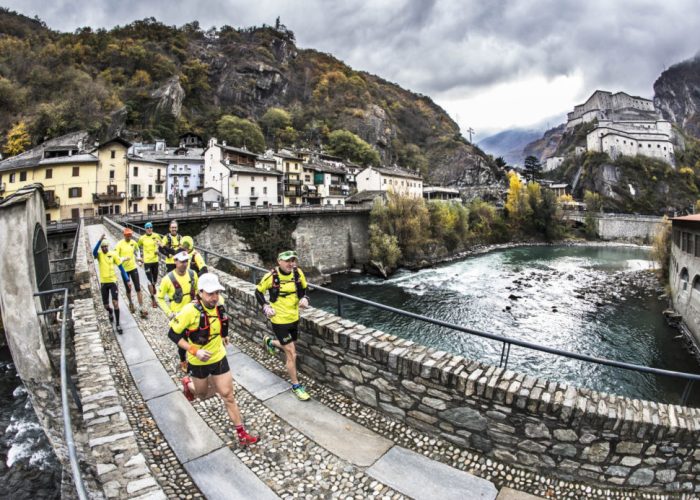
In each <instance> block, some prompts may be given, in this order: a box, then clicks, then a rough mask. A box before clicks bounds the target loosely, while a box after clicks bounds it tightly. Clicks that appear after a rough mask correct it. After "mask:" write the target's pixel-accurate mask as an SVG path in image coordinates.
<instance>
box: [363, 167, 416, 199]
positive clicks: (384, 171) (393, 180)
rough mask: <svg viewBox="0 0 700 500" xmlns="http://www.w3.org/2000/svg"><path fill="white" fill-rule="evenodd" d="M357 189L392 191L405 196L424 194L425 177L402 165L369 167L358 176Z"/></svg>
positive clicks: (414, 196)
mask: <svg viewBox="0 0 700 500" xmlns="http://www.w3.org/2000/svg"><path fill="white" fill-rule="evenodd" d="M355 180H356V181H357V191H358V192H362V191H391V192H394V193H397V194H400V195H403V196H410V197H413V198H420V197H422V196H423V177H422V176H421V175H420V174H417V173H415V172H411V171H410V170H406V169H403V168H400V167H367V168H365V169H363V170H361V171H360V172H359V173H358V174H357V175H356V176H355Z"/></svg>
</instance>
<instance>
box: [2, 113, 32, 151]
mask: <svg viewBox="0 0 700 500" xmlns="http://www.w3.org/2000/svg"><path fill="white" fill-rule="evenodd" d="M31 143H32V140H31V138H30V137H29V131H27V126H26V125H25V123H24V122H23V121H19V122H17V123H16V124H15V125H14V126H13V127H12V128H11V129H10V130H9V132H7V138H6V140H5V147H4V148H3V151H4V152H5V153H7V154H8V155H10V156H15V155H18V154H20V153H22V152H24V151H25V150H26V149H27V146H29V145H30V144H31Z"/></svg>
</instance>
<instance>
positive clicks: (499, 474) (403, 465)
mask: <svg viewBox="0 0 700 500" xmlns="http://www.w3.org/2000/svg"><path fill="white" fill-rule="evenodd" d="M40 202H41V196H36V197H33V196H28V197H27V199H26V200H25V201H24V202H21V203H19V202H18V203H15V204H13V205H11V207H5V206H2V205H0V234H12V235H13V236H12V238H11V241H8V242H6V243H4V244H3V243H0V255H3V258H2V259H0V276H1V277H2V278H3V280H2V284H0V292H1V296H2V297H3V301H2V302H1V307H2V314H3V322H4V324H5V325H6V330H7V337H8V342H9V343H10V346H11V348H12V351H13V357H15V356H16V357H17V358H18V359H16V362H17V365H18V372H19V373H20V375H21V376H22V377H23V380H25V383H26V385H27V388H28V390H29V391H30V393H31V394H32V400H33V403H34V405H35V408H36V409H37V413H38V414H39V418H40V421H41V422H42V425H44V427H45V428H46V429H47V434H49V435H50V437H51V439H52V442H53V443H54V447H55V449H56V450H57V454H58V456H59V458H60V459H61V461H62V462H63V463H64V464H65V466H66V470H70V465H69V464H70V455H71V454H72V453H71V452H72V451H73V450H72V449H71V448H72V445H73V444H74V448H75V450H74V451H75V453H74V455H75V457H76V459H77V462H76V465H75V466H73V468H72V472H73V477H79V478H82V479H80V480H79V481H78V482H77V483H71V481H70V475H69V474H66V475H65V476H66V485H65V486H64V490H65V491H66V492H70V490H71V489H72V488H76V487H77V488H78V490H80V484H82V485H83V486H84V488H85V491H86V495H87V496H89V497H95V498H102V497H106V498H144V499H146V498H148V499H159V498H196V497H200V496H201V497H206V498H216V499H219V498H302V497H303V498H351V497H352V498H523V499H524V498H532V497H530V496H528V495H537V496H542V497H556V498H560V497H564V496H571V497H576V498H602V497H608V498H609V497H619V498H623V497H628V496H631V495H636V494H638V493H642V492H646V493H657V494H659V497H663V496H664V495H666V494H667V493H673V492H679V491H686V492H692V491H693V490H695V491H696V492H700V482H698V475H700V449H699V448H698V442H699V437H700V434H699V433H700V412H699V411H698V410H697V409H693V408H685V407H680V406H675V405H665V404H659V403H654V402H648V401H637V400H627V399H625V398H621V397H617V396H613V395H608V394H600V393H595V392H592V391H590V390H585V389H576V388H574V387H567V386H565V385H562V384H556V383H550V382H548V381H546V380H542V379H536V378H532V377H529V376H525V375H521V374H517V373H514V372H512V371H510V370H507V369H505V368H498V367H495V366H486V365H483V364H481V363H479V362H477V361H471V360H466V359H464V358H460V357H458V356H453V355H450V354H448V353H445V352H439V351H435V350H433V349H429V348H426V347H423V346H420V345H416V344H414V343H412V342H410V341H406V340H403V339H400V338H398V337H395V336H392V335H388V334H386V333H383V332H381V331H376V330H373V329H371V328H366V327H364V326H362V325H358V324H355V323H353V322H351V321H348V320H345V319H342V318H340V317H338V316H335V315H333V314H330V313H328V312H324V311H321V310H317V309H313V308H310V309H309V310H307V311H305V312H304V313H303V318H302V321H301V331H302V335H301V340H300V342H299V351H300V355H299V366H300V369H301V380H302V382H303V383H304V384H305V385H306V386H307V388H308V389H309V392H310V393H311V395H312V400H311V401H310V402H306V403H303V402H300V401H297V400H296V399H295V398H294V397H293V396H292V394H291V393H290V391H289V388H290V386H289V383H288V381H287V377H286V373H285V369H284V364H283V362H282V360H281V359H280V358H278V357H269V356H267V355H266V354H265V352H264V350H263V349H262V348H261V347H260V343H259V342H260V340H261V338H262V335H263V334H264V333H265V332H266V331H267V330H268V326H267V324H266V322H265V320H264V318H263V317H262V315H261V314H260V313H259V312H258V310H257V307H256V305H255V300H254V297H253V285H251V284H250V283H248V282H246V281H245V280H242V279H239V278H236V277H234V276H232V275H230V274H226V273H223V272H221V271H219V270H215V271H214V272H216V273H217V274H218V275H219V276H220V279H221V281H222V283H223V284H224V285H225V287H226V292H225V295H226V300H227V310H228V311H229V313H230V314H231V316H232V323H233V326H232V330H233V332H235V335H234V336H233V345H232V346H230V347H229V348H228V353H227V356H228V359H229V363H230V365H231V368H232V372H233V373H232V375H233V377H234V380H235V387H236V395H237V399H238V402H239V405H240V407H241V410H242V414H243V418H244V420H245V422H246V426H247V427H248V429H249V431H251V432H252V433H255V434H258V435H259V436H260V438H261V440H260V442H259V443H258V444H256V445H253V446H250V447H239V446H238V444H237V443H236V442H235V440H234V439H233V438H232V437H233V436H234V435H235V433H234V430H233V428H232V427H231V425H230V423H229V420H228V418H227V417H226V413H225V410H224V407H223V405H222V403H221V402H220V401H219V400H218V399H211V400H209V401H206V402H196V403H194V404H191V403H189V402H187V401H186V399H185V397H184V395H183V394H182V392H181V389H180V384H179V380H178V379H179V374H178V371H177V364H178V363H177V355H176V352H175V348H174V346H173V345H172V343H171V342H170V340H168V338H167V336H166V331H167V322H166V318H165V317H164V315H163V314H162V313H161V312H160V311H159V310H156V309H152V310H150V314H149V317H148V318H147V319H143V318H140V317H135V316H134V315H132V314H130V313H129V312H128V311H127V309H126V307H125V304H126V301H125V296H124V289H123V286H122V285H121V284H120V294H121V295H120V302H121V305H122V325H123V327H124V332H123V334H122V335H116V334H115V333H114V332H113V331H112V329H111V328H110V325H109V323H108V321H107V317H106V313H105V311H104V309H103V308H102V305H101V300H100V297H99V293H98V292H99V289H98V283H97V280H96V273H95V267H94V263H93V259H92V258H91V255H90V254H89V250H90V248H91V246H92V245H94V243H95V242H96V241H97V238H98V237H99V235H100V234H102V233H103V232H104V233H107V234H109V238H110V242H111V243H115V242H116V239H117V236H118V234H119V229H120V227H119V226H118V225H115V224H114V223H107V222H106V221H105V224H99V223H97V224H93V225H87V226H83V225H81V226H79V228H78V232H77V233H76V237H75V238H74V241H75V242H77V246H76V251H75V257H74V262H75V264H74V269H73V274H74V279H75V283H74V288H73V292H72V297H71V301H72V320H71V321H68V322H66V324H68V330H69V332H68V333H70V335H69V336H68V337H67V341H66V344H67V348H68V349H67V350H68V351H69V354H70V356H69V358H71V359H73V361H72V362H69V363H67V365H69V366H68V368H69V369H70V368H71V367H72V370H69V371H72V377H73V380H74V382H75V384H76V386H77V392H76V394H75V395H74V396H73V397H72V398H71V397H70V396H68V400H70V401H71V411H70V412H69V414H70V415H71V416H72V417H73V418H72V424H69V425H70V427H71V428H72V429H73V432H74V436H70V437H69V438H68V439H66V438H65V434H63V431H64V429H63V427H62V426H63V421H64V420H63V419H61V417H60V411H57V410H56V404H55V401H54V400H53V399H52V396H51V394H48V396H47V395H45V394H44V393H43V392H41V391H49V392H52V390H51V388H50V384H49V385H48V386H47V385H46V384H44V385H39V384H37V383H36V379H37V377H38V376H39V375H41V373H40V372H38V371H36V370H34V371H32V370H28V369H25V368H26V367H27V366H30V363H29V362H28V359H29V358H32V357H33V358H34V359H36V357H37V353H39V355H40V357H41V356H43V355H42V354H41V353H42V352H46V356H47V357H51V356H52V355H53V354H52V353H51V352H49V351H51V350H52V349H51V347H52V346H51V338H50V336H47V335H46V334H45V333H44V335H43V336H42V335H41V334H40V337H41V338H35V337H32V336H31V331H30V330H28V328H31V326H32V325H30V324H27V323H26V322H25V323H24V324H20V325H17V324H14V322H15V321H16V320H18V318H24V317H26V316H30V317H32V316H33V315H32V314H29V315H28V312H29V311H32V312H33V311H37V313H41V312H42V311H45V312H48V314H45V315H43V316H42V317H49V318H55V319H56V320H57V321H58V320H60V319H62V318H64V317H65V315H63V314H59V315H58V316H57V315H56V312H55V311H53V309H60V308H59V307H55V304H52V303H49V302H46V303H38V302H37V301H36V299H33V298H32V297H31V293H29V300H27V299H26V295H27V292H28V291H29V292H33V291H34V290H37V289H40V288H38V287H37V281H38V280H30V281H34V283H33V285H32V287H31V288H30V289H29V290H24V289H23V288H22V287H20V286H19V285H20V283H19V282H18V281H17V280H19V279H20V278H15V277H14V275H13V274H12V272H11V271H10V270H8V267H7V266H3V265H2V263H3V262H7V261H8V256H9V255H10V253H9V251H8V248H7V246H6V245H10V246H11V247H12V249H13V251H14V256H16V255H17V254H18V252H19V253H25V254H27V251H29V250H31V249H32V245H33V243H35V242H36V237H35V238H34V240H32V238H31V234H35V233H33V232H31V231H24V234H17V233H18V232H17V231H12V232H11V231H8V229H10V228H11V226H12V225H13V224H14V225H17V224H20V225H21V226H22V227H25V226H28V227H32V228H34V227H37V226H36V224H39V227H40V228H41V220H40V219H41V214H43V210H41V209H36V206H34V205H33V204H34V203H40ZM20 209H21V210H20ZM20 213H24V214H25V215H24V216H23V217H22V218H19V214H20ZM12 228H13V229H16V228H17V227H16V226H12ZM28 235H29V236H28ZM23 240H26V241H24V242H23ZM25 249H26V250H27V251H24V250H25ZM36 262H38V260H37V259H31V258H30V259H28V267H30V268H31V272H30V273H29V274H30V277H32V276H34V275H35V274H36V272H35V271H37V270H40V268H41V265H40V264H37V263H36ZM140 272H141V271H140ZM14 274H17V273H14ZM8 277H10V278H12V279H9V281H8ZM142 282H144V283H145V282H146V281H145V276H142ZM8 283H9V285H11V286H12V287H13V288H12V291H13V292H15V293H16V295H18V298H13V299H10V298H9V290H8V289H7V287H8ZM13 300H16V301H17V302H16V303H13V302H12V301H13ZM19 306H21V307H23V308H24V309H23V310H22V314H17V313H16V311H15V307H19ZM10 311H14V312H13V313H11V314H10ZM6 320H9V321H6ZM52 324H53V325H54V326H55V325H56V324H57V323H55V322H52V321H47V322H42V323H40V324H38V326H39V328H38V330H39V331H46V330H47V329H48V330H51V325H52ZM59 324H60V321H59ZM20 338H23V339H26V342H32V348H31V349H21V348H18V347H17V346H18V339H20ZM42 344H43V345H42ZM25 358H26V359H25ZM70 365H72V366H70ZM53 366H58V364H53ZM46 370H47V371H45V372H44V373H45V374H47V376H48V377H53V380H54V381H55V382H56V383H58V379H59V378H60V376H59V374H57V372H58V370H57V369H56V368H52V364H51V363H48V364H47V365H46ZM64 375H66V374H64ZM66 378H67V377H65V376H64V379H66ZM59 392H60V391H58V390H56V391H53V394H54V397H56V398H58V400H59V401H60V397H61V396H60V394H59ZM67 392H68V391H64V396H66V395H67ZM66 445H67V446H66Z"/></svg>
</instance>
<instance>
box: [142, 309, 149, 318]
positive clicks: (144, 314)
mask: <svg viewBox="0 0 700 500" xmlns="http://www.w3.org/2000/svg"><path fill="white" fill-rule="evenodd" d="M141 317H142V318H143V319H146V318H148V310H146V309H145V308H143V307H142V308H141Z"/></svg>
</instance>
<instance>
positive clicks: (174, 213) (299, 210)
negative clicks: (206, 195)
mask: <svg viewBox="0 0 700 500" xmlns="http://www.w3.org/2000/svg"><path fill="white" fill-rule="evenodd" d="M299 196H301V195H299ZM371 209H372V206H371V205H297V206H291V207H282V206H278V205H268V206H267V207H263V206H255V207H225V208H224V207H222V208H206V207H205V208H188V209H174V210H168V211H163V212H151V213H147V214H144V213H141V212H138V213H129V214H124V215H110V216H109V217H110V218H111V219H112V220H115V221H119V222H141V221H158V220H160V219H163V220H171V219H188V218H194V219H197V218H201V217H215V216H233V217H236V216H239V217H249V216H251V215H256V216H257V215H298V214H308V213H319V214H321V213H322V214H328V213H369V212H370V210H371Z"/></svg>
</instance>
